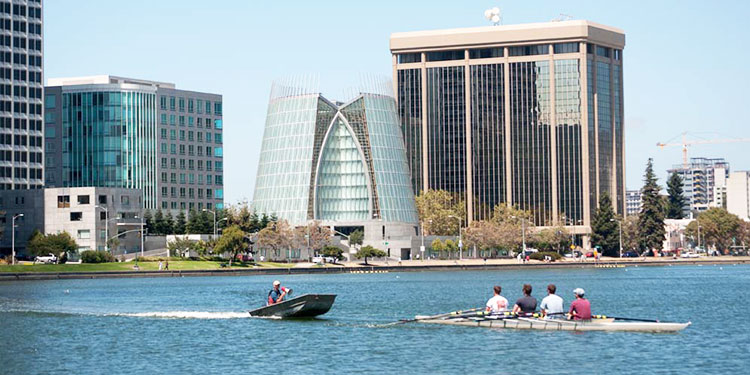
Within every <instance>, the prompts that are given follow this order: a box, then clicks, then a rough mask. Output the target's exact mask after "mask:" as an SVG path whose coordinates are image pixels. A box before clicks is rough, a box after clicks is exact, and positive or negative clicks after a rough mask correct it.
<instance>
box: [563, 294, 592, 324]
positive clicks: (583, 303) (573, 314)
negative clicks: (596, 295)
mask: <svg viewBox="0 0 750 375" xmlns="http://www.w3.org/2000/svg"><path fill="white" fill-rule="evenodd" d="M573 294H575V295H576V300H575V301H573V302H572V303H571V304H570V310H569V311H568V319H574V320H589V319H591V303H589V300H587V299H586V298H584V297H583V296H584V295H585V294H586V291H584V290H583V289H582V288H575V290H573Z"/></svg>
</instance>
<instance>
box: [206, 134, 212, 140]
mask: <svg viewBox="0 0 750 375" xmlns="http://www.w3.org/2000/svg"><path fill="white" fill-rule="evenodd" d="M211 134H212V133H209V132H206V142H211Z"/></svg>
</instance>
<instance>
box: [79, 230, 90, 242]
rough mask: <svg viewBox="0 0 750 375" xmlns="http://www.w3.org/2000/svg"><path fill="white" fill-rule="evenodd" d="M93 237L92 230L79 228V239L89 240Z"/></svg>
mask: <svg viewBox="0 0 750 375" xmlns="http://www.w3.org/2000/svg"><path fill="white" fill-rule="evenodd" d="M90 238H91V231H90V230H88V229H79V230H78V239H79V240H88V239H90Z"/></svg>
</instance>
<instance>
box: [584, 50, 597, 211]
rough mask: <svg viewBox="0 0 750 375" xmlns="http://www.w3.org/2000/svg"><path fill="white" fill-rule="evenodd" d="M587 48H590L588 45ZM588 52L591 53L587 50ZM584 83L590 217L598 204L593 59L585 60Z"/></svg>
mask: <svg viewBox="0 0 750 375" xmlns="http://www.w3.org/2000/svg"><path fill="white" fill-rule="evenodd" d="M589 48H592V47H591V46H589ZM589 53H591V52H590V51H589ZM586 64H587V66H586V85H587V90H588V91H587V92H588V98H587V100H586V101H587V102H588V117H589V118H588V120H589V121H588V128H589V155H588V158H589V211H590V216H591V218H593V217H594V213H595V212H596V207H597V206H598V202H599V196H598V189H597V178H596V169H597V168H596V155H597V152H596V121H595V119H596V117H595V116H594V96H595V95H596V92H595V91H594V88H595V87H596V86H595V85H594V82H595V81H594V77H595V75H594V66H595V65H594V61H593V60H591V59H587V60H586Z"/></svg>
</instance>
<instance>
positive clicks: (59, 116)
mask: <svg viewBox="0 0 750 375" xmlns="http://www.w3.org/2000/svg"><path fill="white" fill-rule="evenodd" d="M45 107H46V111H47V113H46V116H45V125H46V128H45V141H46V142H45V145H46V148H47V159H46V167H45V168H46V182H47V186H50V187H79V186H100V187H120V188H135V189H141V190H142V192H143V207H144V208H146V209H158V208H161V209H169V210H174V211H177V210H183V211H184V210H189V209H196V210H201V209H204V208H206V209H214V208H222V207H223V183H224V181H223V147H222V145H223V138H222V133H223V124H222V100H221V96H220V95H215V94H206V93H199V92H193V91H185V90H177V89H176V88H175V86H174V84H171V83H163V82H154V81H145V80H138V79H131V78H122V77H114V76H92V77H79V78H61V79H50V80H49V82H48V87H47V88H46V95H45Z"/></svg>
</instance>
